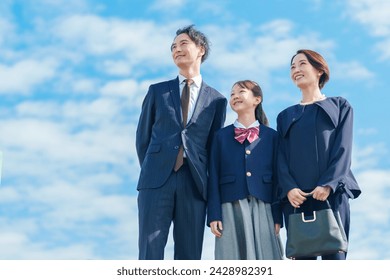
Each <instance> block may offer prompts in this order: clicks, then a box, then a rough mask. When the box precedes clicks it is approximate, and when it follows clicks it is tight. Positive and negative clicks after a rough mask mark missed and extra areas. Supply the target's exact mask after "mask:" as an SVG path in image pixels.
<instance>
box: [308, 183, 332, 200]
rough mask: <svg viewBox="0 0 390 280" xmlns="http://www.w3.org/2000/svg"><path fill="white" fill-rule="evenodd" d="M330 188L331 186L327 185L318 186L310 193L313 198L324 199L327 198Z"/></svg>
mask: <svg viewBox="0 0 390 280" xmlns="http://www.w3.org/2000/svg"><path fill="white" fill-rule="evenodd" d="M331 190H332V188H331V187H329V186H318V187H316V188H315V189H314V190H313V191H312V192H311V193H310V194H311V195H312V196H313V198H314V199H317V200H321V201H325V200H327V199H328V196H329V194H330V191H331Z"/></svg>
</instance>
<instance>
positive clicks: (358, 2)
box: [347, 0, 390, 37]
mask: <svg viewBox="0 0 390 280" xmlns="http://www.w3.org/2000/svg"><path fill="white" fill-rule="evenodd" d="M347 3H348V6H349V9H350V10H349V16H351V17H352V18H353V19H354V20H356V21H358V22H360V23H361V24H363V25H365V26H366V27H367V30H368V31H369V32H370V33H371V34H372V35H373V36H378V37H387V36H389V35H390V17H389V10H390V2H389V1H383V0H348V1H347Z"/></svg>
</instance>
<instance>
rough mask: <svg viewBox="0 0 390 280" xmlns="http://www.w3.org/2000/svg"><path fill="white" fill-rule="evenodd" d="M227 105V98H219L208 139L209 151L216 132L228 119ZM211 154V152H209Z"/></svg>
mask: <svg viewBox="0 0 390 280" xmlns="http://www.w3.org/2000/svg"><path fill="white" fill-rule="evenodd" d="M226 105H227V100H226V98H221V99H219V100H217V106H216V107H217V108H216V112H215V117H214V120H213V123H212V125H211V128H210V135H209V138H208V141H207V151H210V148H211V142H212V140H213V139H214V135H215V132H216V131H217V130H219V129H220V128H222V127H223V126H224V124H225V120H226ZM209 154H210V152H209Z"/></svg>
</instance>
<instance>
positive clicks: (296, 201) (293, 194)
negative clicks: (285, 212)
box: [287, 188, 309, 208]
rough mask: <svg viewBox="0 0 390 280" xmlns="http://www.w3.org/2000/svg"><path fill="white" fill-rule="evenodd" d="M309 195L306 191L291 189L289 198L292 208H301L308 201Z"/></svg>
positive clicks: (288, 194)
mask: <svg viewBox="0 0 390 280" xmlns="http://www.w3.org/2000/svg"><path fill="white" fill-rule="evenodd" d="M307 195H309V194H308V193H305V192H304V191H302V190H301V189H298V188H294V189H291V190H290V191H289V192H288V193H287V198H288V201H290V203H291V205H292V207H294V208H299V207H300V205H301V204H302V203H303V202H305V200H306V199H307V198H306V196H307Z"/></svg>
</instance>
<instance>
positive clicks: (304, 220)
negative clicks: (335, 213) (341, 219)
mask: <svg viewBox="0 0 390 280" xmlns="http://www.w3.org/2000/svg"><path fill="white" fill-rule="evenodd" d="M305 197H313V194H311V193H309V194H308V195H306V196H305ZM324 202H326V205H327V206H328V209H332V207H331V206H330V203H329V200H328V199H326V200H325V201H324ZM296 211H297V208H295V207H294V214H296ZM301 215H302V222H304V223H312V222H315V220H316V219H317V216H316V210H313V218H311V219H306V218H305V213H304V212H301Z"/></svg>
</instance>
